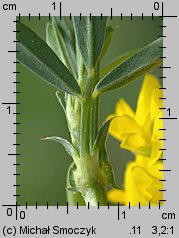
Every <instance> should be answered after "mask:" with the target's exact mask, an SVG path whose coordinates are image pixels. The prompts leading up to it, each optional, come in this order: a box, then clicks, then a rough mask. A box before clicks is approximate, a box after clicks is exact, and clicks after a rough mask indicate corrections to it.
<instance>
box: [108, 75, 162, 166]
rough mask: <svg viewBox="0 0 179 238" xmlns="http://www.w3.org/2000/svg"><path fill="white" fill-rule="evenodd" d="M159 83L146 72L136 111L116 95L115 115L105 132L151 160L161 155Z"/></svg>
mask: <svg viewBox="0 0 179 238" xmlns="http://www.w3.org/2000/svg"><path fill="white" fill-rule="evenodd" d="M160 87H161V86H160V83H159V81H158V79H157V78H156V77H154V76H153V75H150V74H148V75H146V76H145V78H144V82H143V85H142V88H141V91H140V95H139V98H138V102H137V109H136V112H134V111H133V110H132V108H131V107H130V106H129V105H128V104H127V102H126V101H125V100H124V99H120V100H119V102H118V103H117V105H116V108H115V114H112V115H110V116H109V118H110V117H116V116H117V117H116V118H114V119H113V121H112V122H111V125H110V128H109V133H110V134H111V135H112V136H114V137H115V138H116V139H118V140H120V141H121V142H122V143H121V148H124V149H127V150H130V151H132V152H133V153H134V154H136V155H142V156H146V157H149V156H150V157H151V163H154V162H155V161H156V160H158V158H159V157H160V156H161V153H162V151H161V150H159V149H161V148H162V147H163V143H162V140H160V139H161V138H163V133H162V130H159V129H162V128H163V120H161V119H159V118H161V117H162V115H163V113H162V110H161V109H159V108H162V107H163V101H162V100H161V99H159V98H162V90H160V89H159V88H160Z"/></svg>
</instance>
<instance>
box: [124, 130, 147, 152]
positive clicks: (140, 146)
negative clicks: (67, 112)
mask: <svg viewBox="0 0 179 238" xmlns="http://www.w3.org/2000/svg"><path fill="white" fill-rule="evenodd" d="M121 148H123V149H127V150H130V151H132V152H133V153H135V154H139V155H143V156H150V154H151V146H150V143H148V142H147V141H146V140H145V139H144V138H142V137H141V135H140V134H130V135H129V136H128V137H127V138H126V139H125V140H124V141H123V142H122V143H121Z"/></svg>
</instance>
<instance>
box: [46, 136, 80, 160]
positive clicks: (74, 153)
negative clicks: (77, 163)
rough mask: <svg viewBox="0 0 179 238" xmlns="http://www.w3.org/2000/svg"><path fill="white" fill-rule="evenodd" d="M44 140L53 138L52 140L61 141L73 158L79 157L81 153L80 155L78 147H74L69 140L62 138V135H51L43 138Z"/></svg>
mask: <svg viewBox="0 0 179 238" xmlns="http://www.w3.org/2000/svg"><path fill="white" fill-rule="evenodd" d="M42 140H52V141H55V142H58V143H60V144H61V145H63V146H64V148H65V150H66V152H67V153H68V154H69V155H70V156H71V157H72V158H73V159H75V158H77V157H78V156H79V155H78V152H77V151H76V149H75V148H74V147H73V145H72V144H70V142H69V141H67V140H65V139H63V138H61V137H57V136H51V137H46V138H42Z"/></svg>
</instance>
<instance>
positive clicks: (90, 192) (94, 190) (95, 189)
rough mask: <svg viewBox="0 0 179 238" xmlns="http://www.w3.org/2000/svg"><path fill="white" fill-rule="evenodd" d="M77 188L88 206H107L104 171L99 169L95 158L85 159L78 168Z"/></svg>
mask: <svg viewBox="0 0 179 238" xmlns="http://www.w3.org/2000/svg"><path fill="white" fill-rule="evenodd" d="M77 167H78V170H77V174H76V177H77V180H76V183H77V186H78V188H79V191H80V192H81V194H82V196H83V198H84V200H85V203H86V205H87V204H88V203H89V204H90V205H91V206H98V203H99V204H100V205H101V206H106V205H107V196H106V189H105V183H104V174H103V171H102V170H101V169H100V168H99V167H98V164H97V163H96V161H94V160H93V158H91V157H88V158H83V159H82V160H81V161H80V162H79V165H78V166H77Z"/></svg>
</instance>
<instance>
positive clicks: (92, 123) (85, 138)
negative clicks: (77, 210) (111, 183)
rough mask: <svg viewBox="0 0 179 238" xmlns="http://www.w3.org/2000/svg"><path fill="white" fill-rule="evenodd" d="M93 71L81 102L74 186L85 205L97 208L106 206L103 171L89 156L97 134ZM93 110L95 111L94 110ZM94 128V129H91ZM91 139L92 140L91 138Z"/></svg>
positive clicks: (89, 75)
mask: <svg viewBox="0 0 179 238" xmlns="http://www.w3.org/2000/svg"><path fill="white" fill-rule="evenodd" d="M93 83H94V70H93V69H92V70H90V71H89V72H88V79H87V80H86V84H85V87H84V88H85V91H84V94H83V101H82V102H81V129H80V160H79V162H78V164H77V173H76V184H77V187H78V189H79V191H80V192H81V194H82V196H83V198H84V200H85V202H86V204H88V202H89V203H90V205H91V206H97V205H98V203H99V204H100V205H102V206H105V205H107V197H106V189H105V182H104V180H105V179H104V177H105V176H104V175H103V171H101V169H100V168H99V165H98V163H97V159H96V158H94V156H92V155H91V148H90V146H91V142H92V141H93V138H94V134H93V135H92V131H93V133H94V132H95V134H97V130H98V122H97V120H96V117H97V118H98V100H96V101H95V105H94V101H93V99H92V90H93ZM94 109H95V110H94ZM93 127H95V128H93ZM92 137H93V138H92Z"/></svg>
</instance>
